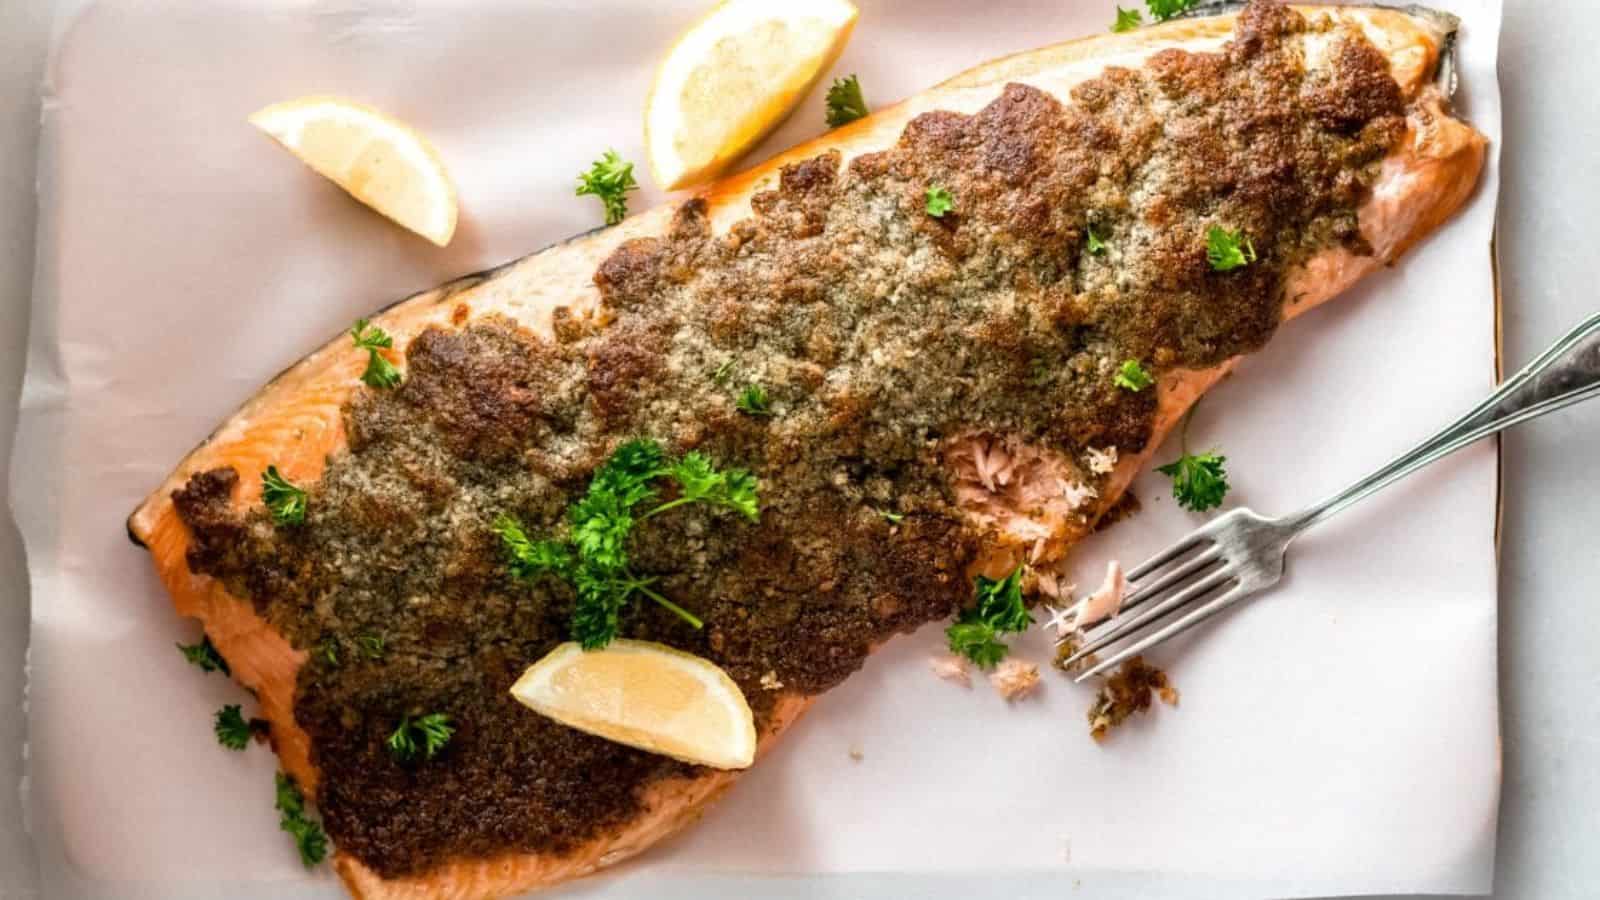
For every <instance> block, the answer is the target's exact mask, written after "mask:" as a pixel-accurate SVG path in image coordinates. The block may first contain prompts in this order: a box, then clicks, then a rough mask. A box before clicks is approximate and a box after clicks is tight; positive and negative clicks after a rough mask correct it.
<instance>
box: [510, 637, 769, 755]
mask: <svg viewBox="0 0 1600 900" xmlns="http://www.w3.org/2000/svg"><path fill="white" fill-rule="evenodd" d="M511 696H513V697H515V698H517V700H518V701H519V702H521V703H522V704H524V705H525V706H528V707H529V708H531V709H533V710H535V711H537V712H540V713H543V714H544V715H547V716H549V717H550V718H552V719H555V720H556V721H557V722H560V723H562V724H563V725H569V726H571V727H573V728H576V729H578V730H579V731H586V732H588V733H590V734H594V735H598V736H600V737H603V738H606V739H607V740H612V741H616V742H617V743H619V744H627V745H628V746H630V747H638V748H639V749H641V750H648V751H650V752H652V753H660V754H663V755H666V756H671V757H673V758H675V759H681V760H683V761H684V762H690V763H698V764H700V765H703V766H713V767H715V768H718V769H743V768H745V767H746V766H749V765H750V763H751V762H753V761H754V760H755V755H756V726H755V719H754V717H753V716H751V714H750V704H749V703H747V702H746V701H745V699H744V694H743V693H741V692H740V690H739V686H738V685H737V684H734V683H733V679H732V678H729V677H728V673H726V672H724V671H722V670H721V669H720V668H718V667H717V666H716V665H715V664H713V663H711V662H710V661H708V660H705V659H701V658H700V657H698V656H695V655H694V654H692V653H684V652H683V651H681V650H674V649H672V648H671V647H665V646H662V645H661V644H652V643H649V642H647V641H625V640H617V641H612V642H611V643H610V644H609V645H608V646H607V647H606V648H605V649H603V650H590V651H584V650H583V649H582V648H580V647H579V646H578V645H577V644H576V643H573V642H571V641H568V642H567V643H565V644H562V645H561V646H559V647H557V648H555V649H554V650H551V651H550V652H549V653H548V654H546V655H545V657H544V659H541V660H539V661H538V662H536V663H534V664H533V665H531V666H529V667H528V671H526V672H524V673H522V677H521V678H519V679H517V683H516V684H514V685H512V686H511Z"/></svg>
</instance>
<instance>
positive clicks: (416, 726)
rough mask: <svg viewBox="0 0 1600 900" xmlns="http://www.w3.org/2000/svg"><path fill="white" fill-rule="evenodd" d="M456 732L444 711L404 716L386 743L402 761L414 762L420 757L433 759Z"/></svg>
mask: <svg viewBox="0 0 1600 900" xmlns="http://www.w3.org/2000/svg"><path fill="white" fill-rule="evenodd" d="M455 733H456V730H455V727H454V726H452V725H451V724H450V717H449V716H447V715H445V714H443V713H428V714H427V715H425V716H418V717H417V718H415V719H413V718H411V717H410V716H403V717H401V719H400V725H399V726H398V727H396V728H395V730H394V732H393V733H392V734H390V735H389V739H388V740H387V741H385V742H384V745H385V746H387V747H388V748H389V753H390V754H392V755H393V756H394V758H395V759H398V760H400V761H401V762H413V761H415V760H416V759H417V758H418V757H421V758H423V759H433V757H434V755H435V754H437V753H438V752H439V751H440V750H443V749H444V745H445V744H448V743H450V738H451V737H452V736H453V735H454V734H455Z"/></svg>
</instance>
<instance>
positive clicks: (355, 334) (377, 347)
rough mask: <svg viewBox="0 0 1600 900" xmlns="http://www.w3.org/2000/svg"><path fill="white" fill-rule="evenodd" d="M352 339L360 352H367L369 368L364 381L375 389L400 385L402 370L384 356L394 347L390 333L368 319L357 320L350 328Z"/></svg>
mask: <svg viewBox="0 0 1600 900" xmlns="http://www.w3.org/2000/svg"><path fill="white" fill-rule="evenodd" d="M350 339H351V340H352V341H354V342H355V345H356V348H357V349H358V350H365V351H367V368H366V371H364V372H362V373H361V380H362V381H364V382H366V383H367V384H368V385H370V386H371V387H375V388H392V387H394V386H395V385H398V384H399V383H400V370H399V369H397V368H395V367H394V363H392V362H389V358H388V357H386V356H384V355H383V351H384V350H388V349H389V348H391V347H393V346H394V338H392V337H390V336H389V332H387V331H384V330H383V329H382V328H379V327H378V326H376V325H373V324H371V323H370V322H368V321H367V320H366V319H357V320H356V324H355V325H353V326H351V328H350Z"/></svg>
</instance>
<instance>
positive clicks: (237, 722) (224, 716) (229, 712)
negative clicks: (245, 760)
mask: <svg viewBox="0 0 1600 900" xmlns="http://www.w3.org/2000/svg"><path fill="white" fill-rule="evenodd" d="M212 730H213V731H215V732H216V733H217V743H219V744H221V745H222V746H224V747H227V748H228V749H229V750H243V749H244V748H245V747H247V746H249V745H250V732H251V729H250V723H249V722H246V721H245V719H244V716H243V715H242V714H241V713H240V712H239V704H237V703H230V704H228V705H227V706H224V707H223V708H221V709H219V710H217V715H216V719H215V721H214V722H213V724H212Z"/></svg>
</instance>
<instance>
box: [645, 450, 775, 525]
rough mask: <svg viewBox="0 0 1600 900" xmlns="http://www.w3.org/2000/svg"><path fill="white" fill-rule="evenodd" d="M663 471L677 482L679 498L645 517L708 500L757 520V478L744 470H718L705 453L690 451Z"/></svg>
mask: <svg viewBox="0 0 1600 900" xmlns="http://www.w3.org/2000/svg"><path fill="white" fill-rule="evenodd" d="M666 474H667V477H668V478H671V479H672V480H673V481H675V482H677V484H678V490H679V491H680V493H679V495H678V498H677V499H676V500H671V501H668V502H667V503H663V504H661V505H660V506H658V507H656V508H655V509H653V510H651V511H650V512H649V513H648V514H646V516H645V518H649V517H650V516H653V515H656V514H657V513H660V512H664V511H666V510H668V509H671V508H672V507H674V506H680V505H682V504H685V503H709V504H711V505H712V506H720V507H722V508H724V509H731V510H733V511H734V512H737V513H739V514H740V515H742V516H744V517H745V518H746V519H749V520H750V521H752V522H754V521H757V520H759V519H760V513H759V508H760V505H761V504H760V497H759V496H758V488H757V485H756V477H755V476H754V475H752V474H750V472H749V471H747V470H745V469H725V470H722V471H718V470H717V467H716V466H714V465H712V463H711V460H710V458H708V457H707V456H706V455H705V454H703V453H700V452H698V451H691V452H689V453H685V454H684V455H683V458H682V459H680V460H678V461H677V462H675V463H673V464H672V465H671V466H670V467H668V468H667V473H666Z"/></svg>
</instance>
